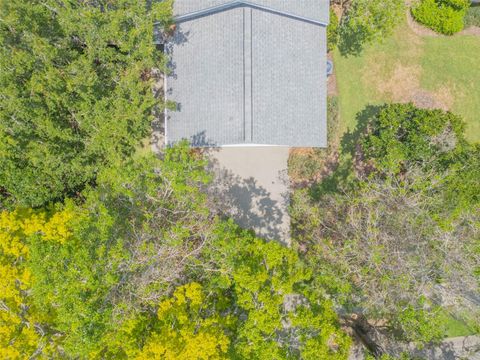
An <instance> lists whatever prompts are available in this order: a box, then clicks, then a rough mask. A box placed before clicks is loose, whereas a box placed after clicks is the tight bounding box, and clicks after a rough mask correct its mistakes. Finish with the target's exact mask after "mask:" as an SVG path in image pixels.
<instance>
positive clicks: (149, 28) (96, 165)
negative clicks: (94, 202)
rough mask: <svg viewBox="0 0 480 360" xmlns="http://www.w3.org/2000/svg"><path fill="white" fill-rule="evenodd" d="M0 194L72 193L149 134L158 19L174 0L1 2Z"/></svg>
mask: <svg viewBox="0 0 480 360" xmlns="http://www.w3.org/2000/svg"><path fill="white" fill-rule="evenodd" d="M0 13H1V14H2V19H1V21H0V154H1V156H0V194H2V195H3V200H2V202H3V203H4V205H9V204H10V205H12V204H17V205H24V206H40V205H42V204H45V203H47V202H51V201H55V200H61V199H63V198H64V197H65V196H66V195H75V194H76V193H78V192H79V191H81V190H82V189H83V188H84V187H85V186H86V185H87V184H90V183H92V182H94V181H95V177H96V174H97V173H98V172H99V169H101V168H103V167H104V166H108V165H109V164H112V163H114V162H115V161H117V160H120V159H123V158H125V157H127V156H128V155H130V154H132V153H133V151H134V150H135V148H136V147H137V146H138V145H139V144H140V141H141V140H142V139H143V138H144V137H145V136H146V135H147V134H148V132H149V126H150V122H151V120H152V115H151V114H152V108H153V106H154V105H155V99H154V96H153V94H152V91H151V82H152V79H151V74H150V69H151V68H152V67H160V68H161V69H165V62H166V60H165V58H164V57H163V56H162V55H161V53H159V52H158V51H156V50H155V47H154V44H153V41H152V39H153V23H154V21H156V20H158V21H160V23H161V24H167V23H168V22H169V21H170V19H171V1H163V2H157V1H155V2H151V6H146V4H145V3H144V2H139V1H133V0H122V1H116V2H110V1H109V2H104V1H101V2H85V1H60V2H59V1H53V0H47V1H39V0H35V1H29V2H25V1H22V0H13V1H10V0H9V1H6V0H2V1H0Z"/></svg>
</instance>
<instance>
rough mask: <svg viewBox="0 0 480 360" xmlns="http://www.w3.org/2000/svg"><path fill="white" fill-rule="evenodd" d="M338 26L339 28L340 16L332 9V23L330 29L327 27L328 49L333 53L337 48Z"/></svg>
mask: <svg viewBox="0 0 480 360" xmlns="http://www.w3.org/2000/svg"><path fill="white" fill-rule="evenodd" d="M338 26H339V21H338V16H337V14H336V13H335V11H333V9H332V8H330V23H329V24H328V27H327V49H328V51H332V50H334V49H335V48H336V47H337V43H338Z"/></svg>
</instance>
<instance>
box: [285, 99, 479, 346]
mask: <svg viewBox="0 0 480 360" xmlns="http://www.w3.org/2000/svg"><path fill="white" fill-rule="evenodd" d="M362 126H363V127H362V128H360V129H359V131H358V133H361V134H363V135H362V136H360V140H359V146H358V147H357V148H356V149H357V150H356V151H357V154H355V159H356V161H357V162H362V163H363V164H361V165H362V166H355V171H356V175H357V176H356V178H355V179H354V180H353V181H350V182H349V183H348V184H346V185H348V186H343V187H342V191H340V192H337V193H324V194H320V195H321V196H320V198H316V199H311V198H310V197H309V195H308V193H306V192H298V193H297V194H296V195H295V197H294V206H293V212H292V217H293V219H294V225H295V232H296V234H297V236H296V238H297V241H298V242H299V246H300V249H303V251H304V252H305V259H306V261H307V262H308V263H309V264H310V266H312V268H314V269H315V270H314V271H315V272H316V274H317V276H316V277H315V280H314V284H313V285H312V286H313V287H314V288H318V289H319V291H320V292H324V291H326V292H327V294H330V295H331V296H333V297H334V298H335V299H336V302H337V303H338V304H342V306H343V307H344V309H345V310H346V312H347V313H350V312H353V311H355V312H359V313H360V314H362V315H365V316H366V317H367V318H368V319H377V320H378V319H380V320H382V321H384V322H385V321H386V323H387V325H388V326H389V328H390V329H391V330H392V332H391V333H390V334H391V335H394V336H395V337H396V338H401V339H403V340H408V341H416V342H418V343H427V342H430V341H435V340H437V341H438V340H440V339H441V338H442V337H443V336H444V322H443V320H442V318H443V319H444V317H445V316H444V312H445V306H444V304H449V305H448V306H446V309H447V310H448V311H451V312H452V313H454V314H455V316H457V317H461V318H464V319H465V320H466V321H467V322H469V323H470V324H471V325H472V326H473V327H474V328H475V327H478V325H479V324H478V322H475V320H474V319H475V318H476V317H477V318H478V314H479V313H480V309H479V308H478V306H477V305H476V304H475V303H473V302H471V301H469V300H468V294H469V293H470V292H471V293H477V292H478V291H479V288H478V286H479V281H478V269H479V266H480V251H479V247H478V246H479V245H478V236H479V232H480V228H479V220H480V219H479V217H478V214H479V213H480V212H479V209H480V197H479V195H478V194H479V191H480V183H479V182H478V176H479V166H478V161H479V160H478V159H479V158H480V156H479V155H480V152H479V147H478V146H475V145H471V144H469V143H468V142H467V141H466V140H465V137H464V134H463V129H464V123H463V121H462V119H461V118H460V117H458V116H456V115H454V114H452V113H449V112H444V111H441V110H425V109H418V108H416V107H414V106H413V105H411V104H391V105H385V106H381V107H379V108H378V109H377V111H376V112H374V114H373V115H371V116H370V118H369V119H367V121H366V125H362ZM356 165H359V164H356ZM358 169H366V171H363V172H359V170H358ZM342 171H343V170H342ZM351 172H352V173H353V172H354V171H353V169H351ZM333 176H334V175H333ZM349 179H351V178H350V177H349ZM472 314H473V315H472Z"/></svg>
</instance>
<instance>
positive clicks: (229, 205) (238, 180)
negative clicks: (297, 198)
mask: <svg viewBox="0 0 480 360" xmlns="http://www.w3.org/2000/svg"><path fill="white" fill-rule="evenodd" d="M288 152H289V151H288V148H287V147H276V146H275V147H272V146H259V147H225V148H220V149H212V150H210V151H209V153H208V156H209V158H210V164H211V169H212V170H213V172H214V174H215V177H214V181H213V184H212V185H211V187H210V191H209V192H210V193H211V194H212V195H213V196H212V197H213V198H214V199H215V203H216V205H217V206H218V209H219V210H220V211H222V212H223V213H225V214H227V215H229V216H231V217H232V218H233V219H234V220H235V221H236V222H237V223H238V224H239V225H240V226H241V227H243V228H246V229H253V230H254V231H255V233H256V234H257V235H258V236H259V237H263V238H265V239H269V240H278V241H280V242H282V243H285V244H287V245H288V244H290V216H289V215H288V205H289V180H288V174H287V162H288Z"/></svg>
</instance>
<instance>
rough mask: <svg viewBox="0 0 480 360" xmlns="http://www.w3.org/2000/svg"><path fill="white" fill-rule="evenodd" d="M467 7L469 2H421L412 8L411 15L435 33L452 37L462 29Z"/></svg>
mask: <svg viewBox="0 0 480 360" xmlns="http://www.w3.org/2000/svg"><path fill="white" fill-rule="evenodd" d="M469 7H470V0H421V1H420V2H419V3H418V4H417V5H415V6H414V7H413V8H412V15H413V17H414V18H415V20H417V21H418V22H419V23H421V24H423V25H426V26H428V27H429V28H431V29H433V30H435V31H436V32H438V33H441V34H445V35H452V34H455V33H457V32H459V31H461V30H462V29H463V27H464V18H465V15H466V13H467V9H468V8H469Z"/></svg>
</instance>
